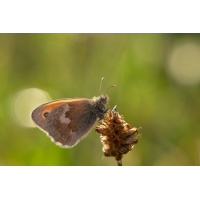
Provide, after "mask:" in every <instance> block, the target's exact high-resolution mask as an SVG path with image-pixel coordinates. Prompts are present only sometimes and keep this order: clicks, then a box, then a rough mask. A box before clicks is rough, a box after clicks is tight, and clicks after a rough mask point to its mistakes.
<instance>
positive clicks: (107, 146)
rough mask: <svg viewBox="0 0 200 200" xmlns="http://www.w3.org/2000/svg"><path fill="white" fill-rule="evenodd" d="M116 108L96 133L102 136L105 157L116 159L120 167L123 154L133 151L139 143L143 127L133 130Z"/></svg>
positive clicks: (109, 112) (97, 128)
mask: <svg viewBox="0 0 200 200" xmlns="http://www.w3.org/2000/svg"><path fill="white" fill-rule="evenodd" d="M116 108H117V106H115V107H114V108H113V110H109V111H108V112H107V115H106V119H104V120H103V121H102V124H101V125H99V126H97V127H96V128H95V131H96V132H97V133H100V134H101V142H102V144H103V152H104V155H105V156H113V157H115V158H116V160H117V163H118V165H122V162H121V159H122V157H123V154H126V153H128V152H129V151H131V149H132V148H133V146H134V145H135V144H137V143H138V138H139V137H140V136H141V134H138V130H139V129H141V127H140V128H132V127H131V126H130V125H129V124H128V123H126V121H125V120H124V117H123V116H121V115H119V113H118V112H117V111H116Z"/></svg>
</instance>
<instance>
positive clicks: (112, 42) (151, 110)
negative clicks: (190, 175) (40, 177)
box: [0, 34, 200, 165]
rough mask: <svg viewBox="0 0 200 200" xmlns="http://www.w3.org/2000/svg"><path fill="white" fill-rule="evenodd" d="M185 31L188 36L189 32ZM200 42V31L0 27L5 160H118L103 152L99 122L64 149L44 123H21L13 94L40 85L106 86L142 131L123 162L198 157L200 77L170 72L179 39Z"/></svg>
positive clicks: (81, 91)
mask: <svg viewBox="0 0 200 200" xmlns="http://www.w3.org/2000/svg"><path fill="white" fill-rule="evenodd" d="M185 38H186V39H185ZM188 38H189V39H190V40H191V41H193V42H194V43H197V44H199V41H200V35H199V34H0V72H1V73H0V83H1V87H0V124H1V126H0V165H116V162H115V160H114V158H106V157H104V158H103V160H102V157H103V152H102V144H101V142H100V138H99V135H98V134H97V133H95V132H94V131H93V130H92V131H91V133H90V134H89V135H88V136H87V137H86V138H85V139H83V140H81V142H80V143H78V145H77V146H75V147H74V148H72V149H62V148H60V147H58V146H56V145H55V144H53V143H52V142H51V141H50V139H49V138H47V137H46V134H45V133H43V132H42V131H41V130H39V129H38V128H25V127H22V126H20V125H19V124H18V123H17V122H16V121H15V120H14V117H13V114H12V110H13V109H14V106H13V99H14V96H15V94H16V93H17V92H19V91H20V90H23V89H26V88H39V89H42V90H44V91H46V92H48V93H49V94H50V96H51V98H52V99H60V98H72V97H84V98H92V97H93V96H98V95H99V85H100V81H101V78H102V77H105V80H104V82H103V85H102V90H105V89H106V88H108V87H109V86H111V85H117V87H116V88H113V89H110V90H109V91H108V92H107V94H108V95H109V97H110V101H109V106H110V107H111V108H112V107H114V106H115V105H117V106H118V112H119V113H120V114H121V115H123V116H124V117H125V119H126V121H127V122H128V123H129V124H130V125H131V126H132V127H142V131H141V133H142V138H141V140H140V141H139V143H138V144H137V145H135V147H134V148H133V150H132V151H131V152H130V153H129V154H127V155H125V156H124V158H123V164H124V165H199V153H198V152H199V150H200V135H199V133H200V124H199V115H200V114H199V98H200V92H199V91H200V84H199V83H196V84H194V85H187V84H186V85H184V84H181V83H178V82H177V81H176V80H175V79H174V78H173V77H172V76H170V75H169V73H168V71H167V70H168V63H169V55H170V53H171V52H172V50H173V47H174V45H175V44H176V43H178V42H179V41H184V40H186V41H188Z"/></svg>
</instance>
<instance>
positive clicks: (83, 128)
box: [31, 78, 116, 148]
mask: <svg viewBox="0 0 200 200" xmlns="http://www.w3.org/2000/svg"><path fill="white" fill-rule="evenodd" d="M103 80H104V78H102V80H101V85H102V81H103ZM101 85H100V90H101ZM111 87H116V86H115V85H113V86H111ZM111 87H109V88H111ZM109 88H108V89H109ZM108 89H107V90H108ZM107 90H106V91H107ZM108 100H109V98H108V95H106V94H105V92H104V93H103V94H101V95H100V96H99V97H94V98H93V99H87V98H68V99H58V100H54V101H50V102H48V103H45V104H42V105H40V106H39V107H37V108H36V109H34V110H33V112H32V113H31V118H32V120H33V122H34V123H35V124H36V125H37V126H38V127H39V128H40V129H41V130H42V131H44V132H45V133H46V134H47V136H49V137H50V138H51V140H52V141H53V142H55V143H56V144H57V145H59V146H60V147H63V148H71V147H73V146H75V145H76V144H77V143H78V142H79V141H80V140H81V139H82V138H83V137H85V136H86V135H87V134H88V133H89V132H90V130H91V128H92V127H93V125H94V124H95V122H96V121H97V120H98V121H100V120H101V119H103V118H104V115H105V114H106V113H107V111H108V108H106V107H105V105H106V104H107V103H108Z"/></svg>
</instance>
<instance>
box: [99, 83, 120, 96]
mask: <svg viewBox="0 0 200 200" xmlns="http://www.w3.org/2000/svg"><path fill="white" fill-rule="evenodd" d="M112 87H117V86H116V85H112V86H110V87H109V88H108V89H106V90H105V91H104V92H102V93H101V95H102V94H105V92H106V91H107V90H109V89H110V88H112Z"/></svg>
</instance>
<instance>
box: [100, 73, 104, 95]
mask: <svg viewBox="0 0 200 200" xmlns="http://www.w3.org/2000/svg"><path fill="white" fill-rule="evenodd" d="M103 80H104V77H103V78H102V79H101V84H100V89H99V95H100V92H101V85H102V82H103Z"/></svg>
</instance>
